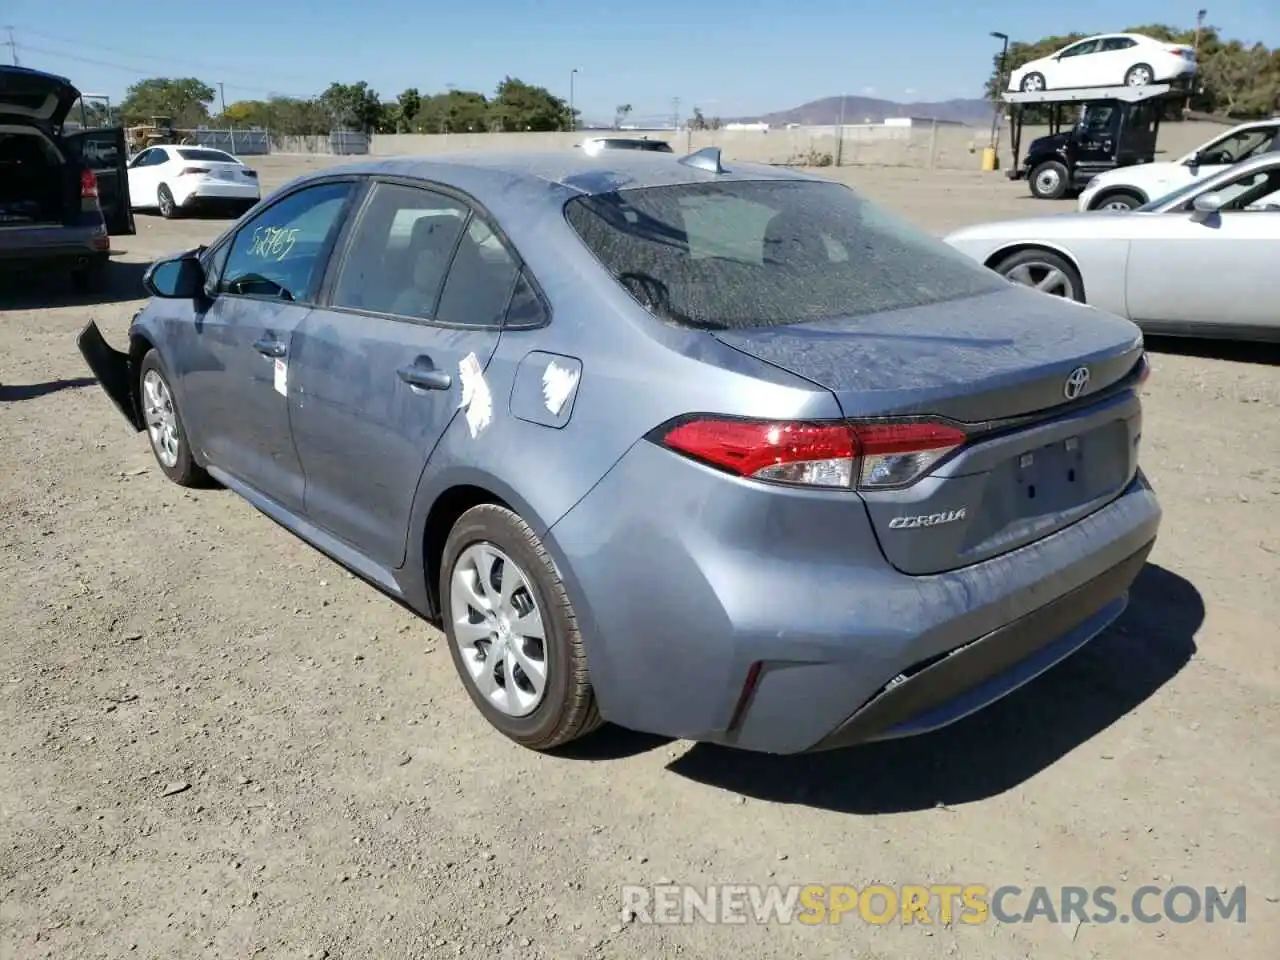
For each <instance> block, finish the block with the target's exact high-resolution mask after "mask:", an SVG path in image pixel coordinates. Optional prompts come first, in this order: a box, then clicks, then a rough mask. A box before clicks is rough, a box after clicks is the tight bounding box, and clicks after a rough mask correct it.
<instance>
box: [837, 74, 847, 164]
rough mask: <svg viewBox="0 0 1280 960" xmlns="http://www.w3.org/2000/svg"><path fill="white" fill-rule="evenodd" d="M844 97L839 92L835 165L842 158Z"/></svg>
mask: <svg viewBox="0 0 1280 960" xmlns="http://www.w3.org/2000/svg"><path fill="white" fill-rule="evenodd" d="M844 98H845V94H844V93H843V92H842V93H841V94H840V125H839V126H837V127H836V166H837V167H838V166H840V162H841V161H842V160H843V159H844Z"/></svg>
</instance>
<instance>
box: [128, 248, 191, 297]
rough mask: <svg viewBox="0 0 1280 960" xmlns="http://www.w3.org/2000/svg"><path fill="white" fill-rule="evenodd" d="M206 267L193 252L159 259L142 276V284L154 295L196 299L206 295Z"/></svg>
mask: <svg viewBox="0 0 1280 960" xmlns="http://www.w3.org/2000/svg"><path fill="white" fill-rule="evenodd" d="M204 280H205V277H204V268H203V267H201V266H200V261H199V260H198V259H197V258H196V257H195V256H194V255H193V254H183V255H182V256H180V257H173V258H172V259H169V260H157V261H156V262H155V263H153V264H152V265H151V266H150V267H148V268H147V272H146V273H145V274H144V275H143V277H142V286H143V287H144V288H145V289H146V291H147V293H149V294H151V296H153V297H161V298H163V299H165V300H194V299H196V298H197V297H200V296H203V295H204Z"/></svg>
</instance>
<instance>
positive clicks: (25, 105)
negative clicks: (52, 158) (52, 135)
mask: <svg viewBox="0 0 1280 960" xmlns="http://www.w3.org/2000/svg"><path fill="white" fill-rule="evenodd" d="M78 99H80V91H79V90H77V89H76V88H75V87H74V86H73V85H72V83H71V81H70V80H68V79H67V78H66V77H59V76H56V75H55V74H52V73H44V72H43V71H40V70H30V69H28V68H26V67H5V66H0V120H23V121H25V122H27V123H37V124H41V125H44V126H46V127H50V128H52V127H58V126H61V125H62V122H63V121H64V120H66V118H67V114H69V113H70V112H71V108H72V107H73V106H75V102H76V101H77V100H78Z"/></svg>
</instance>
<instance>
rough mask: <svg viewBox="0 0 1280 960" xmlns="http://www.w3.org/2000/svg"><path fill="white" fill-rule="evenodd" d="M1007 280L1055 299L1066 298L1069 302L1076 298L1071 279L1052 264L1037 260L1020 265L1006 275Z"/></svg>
mask: <svg viewBox="0 0 1280 960" xmlns="http://www.w3.org/2000/svg"><path fill="white" fill-rule="evenodd" d="M1005 279H1007V280H1012V281H1013V282H1014V283H1020V284H1022V285H1023V286H1024V287H1031V288H1032V289H1033V290H1039V291H1040V292H1041V293H1048V294H1051V295H1053V296H1055V297H1065V298H1066V299H1068V300H1074V299H1075V298H1076V296H1075V294H1076V291H1075V287H1074V286H1073V285H1072V283H1071V278H1070V277H1068V276H1067V275H1066V274H1065V273H1063V272H1062V271H1061V270H1059V269H1058V268H1057V267H1055V266H1054V265H1053V264H1051V263H1042V262H1040V261H1036V260H1032V261H1029V262H1025V263H1020V264H1018V265H1017V266H1016V267H1014V268H1013V269H1012V270H1010V271H1009V272H1008V273H1006V274H1005Z"/></svg>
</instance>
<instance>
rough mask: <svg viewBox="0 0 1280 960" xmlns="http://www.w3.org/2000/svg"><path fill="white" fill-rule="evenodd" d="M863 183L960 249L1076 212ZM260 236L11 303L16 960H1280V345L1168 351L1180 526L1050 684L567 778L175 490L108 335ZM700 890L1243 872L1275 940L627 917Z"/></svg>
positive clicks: (143, 248)
mask: <svg viewBox="0 0 1280 960" xmlns="http://www.w3.org/2000/svg"><path fill="white" fill-rule="evenodd" d="M319 162H321V161H303V160H297V159H295V160H290V159H288V158H270V159H267V160H263V161H261V162H260V163H257V164H256V165H258V166H259V167H260V169H261V170H262V171H263V176H264V182H265V183H266V184H267V185H268V186H274V185H276V184H278V183H280V182H282V181H283V180H284V179H285V178H286V176H288V175H292V174H293V173H296V172H300V171H301V170H302V169H304V168H305V167H307V166H309V165H315V164H316V163H319ZM842 173H843V175H845V176H848V177H849V178H851V180H852V181H854V182H856V183H857V184H858V185H860V186H861V187H862V188H863V189H865V190H866V192H867V193H869V194H870V195H872V196H874V197H876V198H878V199H880V200H883V201H885V202H886V203H887V204H888V205H890V206H892V207H894V208H896V209H897V210H899V211H901V212H903V213H905V214H907V215H908V216H910V217H912V218H913V219H915V220H916V221H917V222H919V223H921V224H923V225H925V226H927V227H929V228H930V229H934V230H938V231H942V230H945V229H946V228H949V227H952V226H956V225H959V224H962V223H965V222H970V221H974V220H978V219H987V218H993V217H996V216H1017V215H1024V214H1030V213H1039V212H1043V211H1044V210H1045V209H1046V205H1045V204H1043V203H1039V202H1035V201H1032V200H1030V199H1026V198H1025V192H1026V188H1025V186H1021V185H1018V186H1014V185H1011V184H1008V183H1006V182H1004V181H1003V180H1002V179H1001V178H999V177H990V176H988V177H987V178H985V179H984V178H982V177H980V176H979V175H976V174H960V173H955V174H938V175H935V176H933V177H932V178H930V179H924V177H925V176H926V175H922V174H920V173H915V172H911V171H894V170H873V169H854V170H849V171H843V172H842ZM222 227H223V224H222V223H220V222H217V221H207V220H206V221H201V220H194V221H179V222H173V223H167V222H164V221H161V220H158V219H155V218H152V217H145V216H144V217H140V218H139V233H138V235H137V236H136V237H132V238H124V239H123V242H121V243H120V244H119V246H120V247H121V248H122V249H123V252H122V253H121V255H120V257H119V262H118V263H117V266H116V271H117V286H116V291H117V293H116V296H115V297H114V298H108V299H110V300H111V302H106V303H97V304H92V305H90V304H86V303H83V302H79V303H76V302H71V301H69V300H68V299H67V298H66V295H64V294H61V293H58V292H55V291H52V290H47V289H46V290H41V289H33V290H32V291H30V292H29V293H27V294H23V298H22V299H21V300H18V301H15V300H14V299H13V298H12V297H11V298H9V299H8V300H7V301H5V302H3V303H0V444H2V445H3V453H2V454H0V510H2V511H3V514H2V516H3V523H2V524H0V545H2V547H3V553H2V554H0V582H2V583H3V584H4V588H3V594H2V595H0V638H2V640H0V684H2V685H3V696H2V697H0V728H2V729H3V731H4V732H3V738H2V739H0V957H2V958H3V960H25V958H28V957H67V958H76V960H87V958H95V957H154V958H165V960H172V958H176V957H193V956H200V957H235V958H248V957H255V956H260V957H268V958H277V957H280V958H303V957H323V956H327V957H329V958H343V960H347V958H350V960H367V958H373V957H395V958H406V957H452V956H464V957H477V958H479V957H484V958H498V957H535V958H547V960H568V958H578V957H584V958H585V957H592V958H594V957H601V958H628V960H634V958H642V957H647V958H658V957H671V956H685V957H693V958H703V957H706V958H712V957H728V956H731V955H737V956H741V957H750V958H766V957H769V958H772V957H777V958H784V957H785V958H795V957H813V958H841V960H844V958H853V957H859V958H865V957H895V958H906V957H946V958H953V957H955V958H979V957H980V958H986V957H995V958H1014V957H1017V958H1021V957H1030V956H1034V957H1036V958H1037V960H1053V958H1059V957H1090V958H1121V957H1123V958H1125V960H1145V958H1154V957H1161V958H1182V957H1185V958H1193V957H1194V958H1201V957H1204V956H1206V955H1209V954H1212V955H1215V956H1222V957H1231V958H1253V957H1257V958H1262V957H1275V956H1276V953H1275V945H1276V944H1277V943H1280V922H1278V920H1277V917H1278V915H1280V905H1277V900H1280V850H1278V849H1277V841H1278V839H1280V827H1278V825H1280V799H1278V798H1280V757H1278V755H1277V750H1278V748H1277V738H1278V737H1280V707H1278V706H1277V705H1278V704H1280V669H1278V668H1280V645H1278V644H1277V632H1276V624H1277V623H1280V590H1277V589H1276V586H1277V576H1276V571H1277V569H1280V560H1278V557H1280V429H1278V428H1277V422H1278V421H1277V416H1278V412H1280V358H1277V355H1276V352H1275V351H1264V350H1261V349H1259V348H1256V347H1237V348H1221V347H1218V348H1215V347H1213V346H1211V345H1209V346H1206V345H1190V346H1188V345H1182V346H1179V345H1177V344H1169V343H1167V342H1161V343H1156V342H1153V343H1152V347H1153V349H1154V351H1155V354H1154V375H1153V378H1152V380H1151V383H1150V392H1149V399H1148V402H1147V408H1146V409H1147V415H1146V417H1147V419H1146V430H1145V438H1144V447H1145V454H1144V463H1145V466H1146V469H1147V471H1148V473H1149V474H1150V476H1151V478H1152V480H1153V482H1154V484H1155V486H1156V488H1157V490H1158V491H1159V493H1160V495H1161V497H1162V501H1163V504H1164V507H1165V511H1166V513H1165V521H1164V527H1163V531H1162V536H1161V539H1160V541H1159V543H1158V544H1157V546H1156V549H1155V552H1154V553H1153V555H1152V557H1151V563H1150V565H1149V566H1148V568H1147V569H1146V571H1145V572H1144V573H1143V575H1142V577H1141V578H1140V580H1139V583H1138V585H1137V588H1136V591H1135V595H1134V597H1133V603H1132V605H1131V607H1130V610H1129V612H1128V613H1127V614H1126V616H1125V617H1124V619H1123V621H1122V622H1121V623H1120V624H1119V625H1118V626H1117V627H1116V628H1115V629H1113V630H1111V631H1109V632H1108V633H1107V634H1105V635H1104V636H1102V637H1100V638H1099V639H1098V640H1096V641H1095V642H1094V643H1093V644H1092V645H1091V646H1090V647H1088V648H1086V650H1085V651H1083V652H1081V653H1080V654H1078V655H1077V656H1076V657H1075V658H1073V659H1072V660H1070V661H1068V662H1067V663H1065V664H1063V665H1061V666H1060V667H1058V668H1057V669H1055V670H1053V671H1051V673H1050V674H1048V675H1046V676H1045V677H1043V678H1041V679H1040V680H1039V681H1037V682H1036V683H1034V684H1032V685H1031V686H1030V687H1029V688H1027V689H1025V690H1024V691H1022V692H1021V693H1019V694H1018V695H1016V696H1014V697H1012V698H1010V699H1008V700H1007V701H1005V702H1003V703H1001V704H999V705H997V706H995V707H993V708H992V709H989V710H987V711H985V712H984V713H982V714H980V715H978V716H976V717H974V718H972V719H970V720H968V721H965V722H963V723H961V724H958V725H956V726H954V727H952V728H950V729H949V730H947V731H944V732H942V733H939V734H936V735H932V736H928V737H924V738H920V739H917V740H915V741H911V742H906V743H900V744H896V745H890V746H877V747H872V748H862V749H856V750H850V751H845V752H841V753H835V754H827V755H822V756H819V757H813V758H801V759H777V758H768V757H759V756H755V755H742V754H735V753H732V752H728V751H724V750H719V749H713V748H708V747H702V746H693V745H690V744H688V743H683V742H677V743H671V742H663V741H657V740H654V739H652V738H647V737H641V736H637V735H631V734H627V733H625V732H622V731H619V730H614V729H606V730H605V731H603V732H602V733H601V734H599V735H598V736H597V737H596V738H594V739H593V740H592V741H589V742H588V743H587V744H586V745H585V746H583V747H582V748H581V749H580V750H578V751H576V753H574V754H573V755H569V756H559V757H546V756H539V755H536V754H533V753H529V752H526V751H523V750H521V749H520V748H518V747H515V746H513V745H511V744H509V743H508V742H507V741H506V740H504V739H502V738H501V737H499V736H498V735H496V734H495V733H493V732H491V731H490V730H489V729H488V728H487V727H486V726H485V725H484V724H483V722H482V721H481V719H480V717H479V715H478V714H477V713H476V712H475V711H474V710H473V709H472V707H471V704H470V702H469V701H468V699H467V697H466V696H465V694H464V693H463V692H462V690H461V688H460V686H459V684H458V682H457V680H456V678H455V676H454V673H453V668H452V665H451V664H450V662H449V656H448V651H447V650H446V649H445V647H444V645H443V643H442V642H441V638H440V636H439V635H438V634H437V633H436V632H435V631H434V630H432V629H431V628H429V627H427V626H425V625H423V624H422V623H420V622H418V621H416V620H415V619H414V618H412V617H411V616H410V615H409V614H408V613H406V612H405V611H404V610H402V609H401V608H400V607H398V606H397V605H395V604H394V603H392V602H391V601H389V600H387V599H385V598H384V597H382V596H381V595H379V594H378V593H376V592H374V591H373V590H372V589H371V588H369V587H367V586H365V585H363V584H362V583H360V582H358V581H356V580H354V579H353V578H352V577H350V576H348V575H347V574H345V573H344V572H343V571H342V570H341V569H340V568H338V567H337V566H336V565H334V564H333V563H331V562H330V561H328V560H327V559H325V558H324V557H322V556H321V555H320V554H318V553H316V552H315V551H313V550H312V549H310V548H309V547H307V546H304V545H303V544H302V543H300V542H298V541H297V540H295V539H293V538H292V537H291V536H290V535H289V534H287V533H285V532H284V531H283V530H282V529H280V528H278V527H276V526H275V525H273V524H272V523H270V522H268V521H267V520H266V519H265V518H264V517H263V516H261V515H260V514H258V513H256V512H255V511H254V510H253V509H252V508H250V507H249V506H248V505H247V504H246V503H244V502H242V501H241V500H239V499H237V498H236V497H235V496H233V495H231V494H229V493H227V492H224V491H209V492H199V493H189V492H184V491H182V490H180V489H179V488H177V487H175V486H173V485H171V484H170V483H168V482H167V481H166V480H165V479H164V477H163V475H162V474H161V473H160V471H159V470H158V468H156V467H155V465H154V462H153V460H152V457H151V454H150V452H149V450H148V449H147V444H146V442H145V440H144V438H142V437H140V436H135V435H133V434H132V433H131V432H130V431H129V430H128V428H127V427H126V426H125V424H124V423H123V421H122V420H121V419H120V417H119V415H118V414H117V413H116V412H115V410H114V409H113V408H112V407H111V405H110V403H109V402H108V401H107V399H106V397H105V396H104V395H103V394H102V393H101V391H100V390H99V389H98V388H97V387H96V386H95V385H93V382H92V381H91V380H88V379H86V377H87V376H88V371H87V370H86V369H85V367H84V366H83V364H82V362H81V359H80V357H79V355H78V354H77V353H76V350H75V347H74V342H73V339H74V336H75V334H76V332H77V331H78V330H79V328H80V327H81V325H82V324H83V323H84V322H85V321H86V320H87V319H88V318H89V317H91V316H92V317H95V318H96V319H98V320H99V321H100V322H101V324H102V326H103V328H104V331H105V333H106V334H107V336H108V338H109V339H112V340H113V341H115V342H116V343H121V342H123V340H122V338H123V335H124V333H125V330H126V328H127V326H128V322H129V318H130V316H131V315H132V313H133V311H134V310H135V309H136V308H137V307H138V306H139V301H138V300H137V299H135V297H136V291H137V287H136V283H137V278H138V275H139V272H140V269H141V264H143V263H145V262H146V261H148V260H149V259H151V258H153V257H155V256H157V255H159V254H162V253H165V252H172V251H177V250H180V249H182V248H185V247H188V246H191V245H194V244H195V243H197V242H201V241H204V240H207V239H209V238H211V237H212V236H214V234H215V233H217V232H218V231H220V230H221V229H222ZM52 304H59V305H52ZM182 784H186V785H188V786H187V787H186V788H185V789H182V790H181V792H178V793H175V794H172V795H169V796H166V795H165V794H166V791H167V788H169V787H170V785H182ZM661 880H675V881H679V882H685V883H692V884H698V885H703V884H709V883H762V884H763V883H848V884H853V885H856V886H859V887H862V886H865V885H867V884H870V883H873V882H880V883H887V884H910V883H921V884H929V883H958V884H969V883H982V884H987V885H989V886H991V887H995V886H998V885H1002V884H1014V885H1018V886H1021V887H1023V888H1024V890H1027V891H1029V890H1030V888H1031V887H1034V886H1036V885H1040V884H1043V885H1047V886H1052V887H1054V888H1055V889H1056V888H1057V887H1058V886H1060V885H1074V886H1083V887H1094V886H1097V885H1110V886H1113V887H1115V888H1117V890H1118V894H1117V902H1118V903H1119V905H1120V907H1121V912H1127V910H1126V909H1125V908H1126V907H1127V905H1128V900H1127V898H1128V897H1129V895H1130V894H1132V892H1133V891H1134V890H1135V889H1137V888H1138V887H1139V886H1141V885H1143V884H1155V885H1158V886H1160V887H1163V888H1168V887H1170V886H1172V885H1175V884H1186V885H1190V886H1192V887H1195V888H1198V889H1199V890H1201V891H1203V890H1204V889H1205V888H1206V887H1215V888H1221V889H1223V890H1224V891H1226V890H1228V889H1229V888H1234V887H1236V886H1237V885H1239V884H1244V885H1246V886H1247V888H1248V889H1247V922H1246V923H1245V924H1243V925H1240V924H1237V923H1234V922H1226V923H1224V922H1221V921H1219V922H1217V923H1215V924H1213V925H1206V924H1204V923H1202V922H1196V923H1189V924H1185V925H1178V924H1174V923H1171V922H1168V921H1166V922H1162V923H1159V924H1154V925H1145V924H1138V923H1129V924H1119V923H1115V924H1111V925H1097V924H1085V925H1083V926H1080V925H1077V924H1075V923H1072V924H1059V925H1055V924H1053V923H1051V922H1048V921H1046V920H1038V921H1037V922H1034V923H1029V924H1026V923H1023V924H1005V925H1002V924H997V923H995V922H994V921H989V922H987V923H985V924H982V925H978V926H970V925H966V924H963V923H955V924H952V925H951V926H949V927H948V926H942V925H940V924H938V923H937V922H936V921H937V919H938V918H937V916H936V914H935V915H934V917H933V919H934V920H935V923H934V924H933V925H930V926H924V925H920V924H911V925H906V926H902V925H900V924H891V925H887V926H877V925H870V924H867V923H864V922H862V921H861V920H859V919H857V917H856V914H855V915H852V916H850V917H848V918H846V920H845V922H844V923H842V924H840V925H835V926H833V925H822V926H816V927H811V926H803V925H787V926H779V925H773V926H769V927H763V928H762V927H757V926H754V925H748V926H745V927H742V926H712V925H707V924H699V925H695V926H667V927H659V926H646V925H644V924H641V923H627V924H623V923H620V920H619V908H620V906H621V900H620V887H621V885H623V884H633V883H639V884H649V883H655V882H658V881H661ZM1159 903H1160V900H1159V898H1158V897H1157V898H1154V899H1152V900H1150V901H1148V904H1147V905H1148V907H1151V908H1158V906H1159ZM1025 906H1026V903H1025V898H1024V899H1023V900H1022V901H1018V900H1016V899H1015V900H1014V901H1012V903H1011V905H1010V908H1011V909H1019V910H1020V909H1024V908H1025ZM1267 943H1271V944H1272V946H1271V947H1270V948H1268V947H1266V944H1267Z"/></svg>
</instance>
